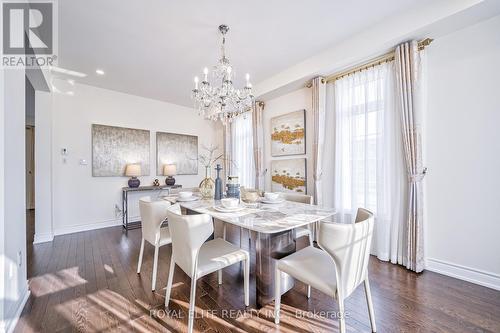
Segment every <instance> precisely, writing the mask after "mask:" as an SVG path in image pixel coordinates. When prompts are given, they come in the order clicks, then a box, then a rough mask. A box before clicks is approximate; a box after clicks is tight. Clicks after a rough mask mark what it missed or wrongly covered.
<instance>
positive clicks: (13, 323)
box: [0, 288, 31, 333]
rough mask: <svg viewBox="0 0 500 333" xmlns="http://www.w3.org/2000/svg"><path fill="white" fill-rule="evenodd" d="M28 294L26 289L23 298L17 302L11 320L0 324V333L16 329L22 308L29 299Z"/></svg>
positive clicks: (7, 332) (8, 332) (28, 291)
mask: <svg viewBox="0 0 500 333" xmlns="http://www.w3.org/2000/svg"><path fill="white" fill-rule="evenodd" d="M30 294H31V291H30V290H29V289H28V288H26V290H25V292H24V295H23V298H22V299H21V300H20V301H19V302H18V304H17V306H16V311H15V312H14V314H13V316H12V317H11V318H7V319H5V320H4V322H3V323H0V332H6V333H11V332H13V331H14V328H16V325H17V322H18V321H19V318H20V317H21V313H22V312H23V309H24V306H25V305H26V302H27V301H28V298H29V297H30ZM2 326H3V327H2Z"/></svg>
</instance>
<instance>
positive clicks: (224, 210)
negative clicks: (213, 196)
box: [214, 206, 245, 213]
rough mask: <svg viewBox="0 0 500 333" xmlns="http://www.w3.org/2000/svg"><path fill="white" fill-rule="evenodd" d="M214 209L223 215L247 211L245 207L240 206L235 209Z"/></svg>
mask: <svg viewBox="0 0 500 333" xmlns="http://www.w3.org/2000/svg"><path fill="white" fill-rule="evenodd" d="M214 209H215V210H216V211H218V212H221V213H234V212H239V211H242V210H243V209H245V207H241V206H238V207H234V208H226V207H223V206H214Z"/></svg>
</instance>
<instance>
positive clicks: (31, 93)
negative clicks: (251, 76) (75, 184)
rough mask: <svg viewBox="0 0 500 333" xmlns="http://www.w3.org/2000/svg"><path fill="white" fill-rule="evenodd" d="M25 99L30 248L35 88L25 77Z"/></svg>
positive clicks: (31, 238) (29, 239)
mask: <svg viewBox="0 0 500 333" xmlns="http://www.w3.org/2000/svg"><path fill="white" fill-rule="evenodd" d="M25 81H26V84H25V86H26V87H25V89H26V95H25V96H26V97H25V98H26V100H25V111H26V142H25V143H26V149H25V152H26V162H25V169H26V243H27V245H28V246H27V248H28V249H29V248H31V246H30V245H32V244H33V241H34V238H35V89H34V88H33V85H32V84H31V82H30V81H29V79H28V77H26V79H25Z"/></svg>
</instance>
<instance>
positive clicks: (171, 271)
mask: <svg viewBox="0 0 500 333" xmlns="http://www.w3.org/2000/svg"><path fill="white" fill-rule="evenodd" d="M174 271H175V261H174V258H172V257H171V258H170V269H169V271H168V281H167V292H166V294H165V308H168V303H169V302H170V295H171V293H172V282H173V280H174Z"/></svg>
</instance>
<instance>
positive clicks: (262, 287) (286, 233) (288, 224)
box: [164, 196, 335, 308]
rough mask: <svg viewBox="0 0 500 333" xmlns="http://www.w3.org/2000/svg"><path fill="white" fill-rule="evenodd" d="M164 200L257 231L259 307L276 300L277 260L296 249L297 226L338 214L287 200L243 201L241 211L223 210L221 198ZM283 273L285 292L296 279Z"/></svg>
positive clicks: (169, 197) (192, 212)
mask: <svg viewBox="0 0 500 333" xmlns="http://www.w3.org/2000/svg"><path fill="white" fill-rule="evenodd" d="M164 199H165V200H168V201H170V202H171V203H179V205H180V206H181V207H182V208H184V209H186V211H187V214H208V215H210V216H211V217H212V218H214V219H216V220H219V221H222V222H223V223H228V224H230V225H233V226H236V227H240V228H243V229H247V230H251V231H253V232H255V233H256V235H257V237H256V239H255V257H256V262H255V267H256V269H255V270H256V271H255V276H256V290H255V293H256V294H255V299H256V303H257V307H258V308H261V307H263V306H265V305H266V304H268V303H271V302H272V301H273V300H274V294H275V293H274V273H275V265H276V262H277V260H279V259H281V258H283V257H286V256H287V255H290V254H292V253H294V252H295V251H296V237H295V233H296V229H297V228H299V227H304V226H307V225H309V224H311V223H316V222H319V221H321V220H324V219H328V218H329V217H331V216H333V215H334V214H335V210H334V209H332V208H327V207H322V206H317V205H310V204H304V203H298V202H292V201H284V200H283V201H281V202H279V203H273V204H268V203H263V202H257V203H251V204H245V203H243V202H241V204H240V207H241V208H240V210H238V211H233V212H221V211H220V207H221V203H220V201H219V200H213V199H203V198H199V199H198V198H196V200H192V201H182V202H181V201H178V200H177V196H167V197H164ZM240 235H241V234H240ZM224 237H225V233H224ZM281 275H282V278H281V283H280V286H281V293H282V294H283V293H285V292H286V291H288V290H290V289H291V288H292V287H293V286H294V280H293V278H292V277H290V276H289V275H287V274H281Z"/></svg>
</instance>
